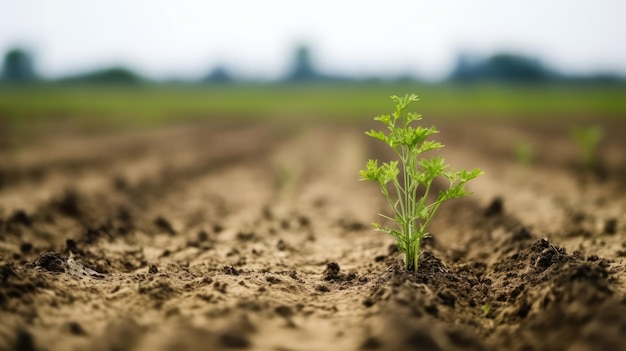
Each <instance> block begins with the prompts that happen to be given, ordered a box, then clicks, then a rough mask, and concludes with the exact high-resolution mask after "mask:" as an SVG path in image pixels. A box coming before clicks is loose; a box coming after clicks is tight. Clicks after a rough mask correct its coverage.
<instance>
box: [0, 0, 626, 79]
mask: <svg viewBox="0 0 626 351" xmlns="http://www.w3.org/2000/svg"><path fill="white" fill-rule="evenodd" d="M298 43H308V44H309V45H310V46H311V47H312V49H313V54H314V58H315V60H316V61H315V62H316V64H317V66H318V68H320V69H321V70H323V71H325V72H328V73H346V74H354V75H361V74H366V75H380V74H400V73H403V72H409V73H412V74H415V75H418V76H420V77H423V78H428V79H437V78H442V77H444V76H445V75H446V74H448V73H449V71H450V69H451V68H452V67H453V65H454V62H455V58H456V57H457V55H458V53H460V52H469V53H474V54H478V55H488V54H490V53H493V52H496V51H503V50H506V51H515V52H521V53H525V54H528V55H533V56H537V57H540V58H542V59H543V60H544V62H545V63H546V64H548V65H550V66H552V67H555V68H557V69H559V70H561V71H563V72H568V73H589V72H597V71H613V72H618V73H621V74H626V1H624V0H586V1H580V0H523V1H522V0H454V1H453V0H431V1H420V0H407V1H402V0H384V1H367V0H334V1H331V0H317V1H310V0H298V1H296V0H270V1H262V0H221V1H213V0H204V1H202V0H198V1H194V0H176V1H172V0H163V1H160V0H106V1H86V0H0V52H4V51H6V50H7V49H8V48H10V47H13V46H15V45H21V46H25V47H27V48H29V49H31V50H33V51H34V52H35V53H36V58H37V66H38V68H39V71H40V72H41V73H43V74H45V75H47V76H60V75H64V74H68V73H75V72H79V71H84V70H89V69H94V68H98V67H104V66H110V65H113V64H119V65H127V66H130V67H131V68H134V69H137V70H139V71H140V72H142V73H144V74H147V75H149V76H151V77H155V78H168V77H172V76H180V77H187V78H191V77H197V76H198V75H203V74H206V72H208V71H209V70H210V69H211V68H212V67H214V66H215V65H217V64H223V65H225V66H226V67H228V68H230V69H232V71H233V72H235V73H236V74H237V75H240V76H245V77H250V78H270V79H272V78H278V77H280V76H281V75H283V74H285V72H286V70H287V67H288V65H289V62H290V56H291V52H292V50H293V47H294V46H295V45H297V44H298Z"/></svg>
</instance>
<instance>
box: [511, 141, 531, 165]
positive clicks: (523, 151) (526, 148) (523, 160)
mask: <svg viewBox="0 0 626 351" xmlns="http://www.w3.org/2000/svg"><path fill="white" fill-rule="evenodd" d="M515 158H516V159H517V163H519V164H520V165H522V166H524V167H528V166H530V164H531V163H532V161H533V146H532V144H530V143H528V142H525V141H520V142H518V143H517V144H516V145H515Z"/></svg>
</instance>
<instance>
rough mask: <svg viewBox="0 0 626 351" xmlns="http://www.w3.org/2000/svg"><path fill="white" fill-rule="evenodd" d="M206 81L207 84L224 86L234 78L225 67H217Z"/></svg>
mask: <svg viewBox="0 0 626 351" xmlns="http://www.w3.org/2000/svg"><path fill="white" fill-rule="evenodd" d="M204 81H205V82H207V83H219V84H224V83H230V82H232V81H233V77H232V76H231V75H230V73H229V72H228V70H227V69H226V68H225V67H223V66H217V67H215V68H214V69H213V70H212V71H211V72H210V73H209V75H207V76H206V78H205V79H204Z"/></svg>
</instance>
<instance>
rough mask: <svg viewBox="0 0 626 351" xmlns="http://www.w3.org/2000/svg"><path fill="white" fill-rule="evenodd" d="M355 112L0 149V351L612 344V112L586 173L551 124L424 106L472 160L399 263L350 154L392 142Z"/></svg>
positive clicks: (59, 136)
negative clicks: (452, 113)
mask: <svg viewBox="0 0 626 351" xmlns="http://www.w3.org/2000/svg"><path fill="white" fill-rule="evenodd" d="M366 127H369V126H367V125H330V124H326V125H307V126H306V127H304V126H303V127H298V128H294V127H293V126H292V127H290V128H287V127H284V126H283V127H280V126H267V125H261V124H258V123H251V122H247V123H243V122H241V123H212V124H196V125H191V126H178V127H168V128H163V129H159V130H151V131H142V132H140V131H135V132H125V133H115V134H103V135H102V134H100V135H84V134H82V133H76V132H71V131H64V130H59V131H58V133H56V132H55V133H48V134H45V135H39V134H37V135H36V137H34V136H32V135H31V136H30V137H28V138H24V139H21V141H19V142H17V144H15V145H13V147H12V148H11V149H5V150H4V151H1V154H0V156H1V157H0V280H1V281H2V285H1V287H0V349H2V350H92V349H96V350H179V349H181V350H182V349H187V350H207V349H209V350H218V349H254V350H359V349H371V350H377V349H379V350H404V349H419V350H625V349H626V297H625V296H626V273H625V269H626V262H625V261H624V257H626V242H625V238H626V215H625V213H626V211H625V210H626V181H625V179H626V167H625V166H624V165H625V164H626V162H625V161H626V155H625V154H624V150H626V141H625V140H624V139H623V137H622V135H623V132H624V131H626V123H624V122H622V121H615V120H613V121H607V122H606V123H605V129H606V130H607V132H608V135H607V138H606V141H605V142H604V144H603V146H602V150H601V151H602V159H601V160H602V163H601V164H600V167H598V168H597V169H596V170H587V169H584V168H583V167H581V166H580V164H579V161H578V159H577V150H576V149H575V146H574V145H573V144H572V141H571V140H570V139H569V138H568V134H567V129H566V128H565V127H564V126H562V125H560V123H549V122H537V121H536V122H534V123H532V124H531V123H527V124H522V123H512V122H509V123H503V122H484V123H482V124H477V123H475V122H474V123H464V122H457V123H448V124H443V125H441V126H440V129H441V130H442V133H441V134H439V135H438V139H439V140H441V141H443V142H444V144H446V145H447V147H446V148H445V149H443V151H442V153H443V154H444V156H445V157H446V159H447V160H448V162H449V163H450V164H452V165H453V166H455V167H457V168H462V167H467V168H472V167H480V168H482V169H483V170H484V171H485V172H486V174H485V175H484V176H482V177H481V178H479V179H477V180H475V181H474V182H473V183H471V184H470V186H469V187H470V189H471V190H473V191H474V192H475V194H474V195H472V196H471V197H468V198H465V199H461V200H455V201H454V202H450V203H447V204H446V205H444V206H442V208H441V209H440V213H439V217H438V218H437V219H436V221H435V222H434V223H433V225H432V227H431V232H432V233H433V238H432V239H429V240H427V242H426V243H425V250H424V253H423V254H422V256H421V261H420V270H419V272H417V273H411V272H406V271H405V270H404V268H403V267H402V258H401V255H400V254H399V253H398V252H397V250H396V249H395V246H394V245H393V239H392V238H391V237H387V236H384V235H383V234H380V233H376V232H374V231H373V230H371V228H370V226H369V223H370V222H371V221H374V220H378V217H377V213H379V212H382V213H386V212H387V211H388V209H387V208H386V206H385V203H384V201H383V199H382V197H381V196H379V194H378V193H377V191H378V190H377V189H376V188H375V186H374V184H368V183H360V182H358V180H357V178H358V176H357V172H358V170H359V169H360V168H361V167H362V166H363V164H364V162H365V160H366V159H367V158H370V157H377V158H386V157H388V156H389V154H388V152H387V151H386V150H385V148H384V145H382V144H378V143H376V141H373V140H368V138H367V137H366V136H364V135H363V133H362V131H363V130H364V129H365V128H366ZM50 134H54V135H50ZM521 139H524V140H527V141H530V142H531V143H532V144H533V145H534V146H535V150H536V152H535V159H534V161H533V163H532V165H531V166H530V167H523V166H521V165H519V164H518V163H517V162H516V160H515V158H514V156H513V147H514V145H515V142H517V141H518V140H521ZM538 150H541V152H538Z"/></svg>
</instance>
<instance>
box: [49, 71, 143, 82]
mask: <svg viewBox="0 0 626 351" xmlns="http://www.w3.org/2000/svg"><path fill="white" fill-rule="evenodd" d="M142 81H144V79H143V78H142V77H141V76H140V75H139V74H137V73H135V72H133V71H132V70H130V69H128V68H125V67H110V68H105V69H101V70H97V71H93V72H88V73H84V74H80V75H76V76H72V77H68V78H64V79H61V82H67V83H87V84H138V83H141V82H142Z"/></svg>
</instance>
